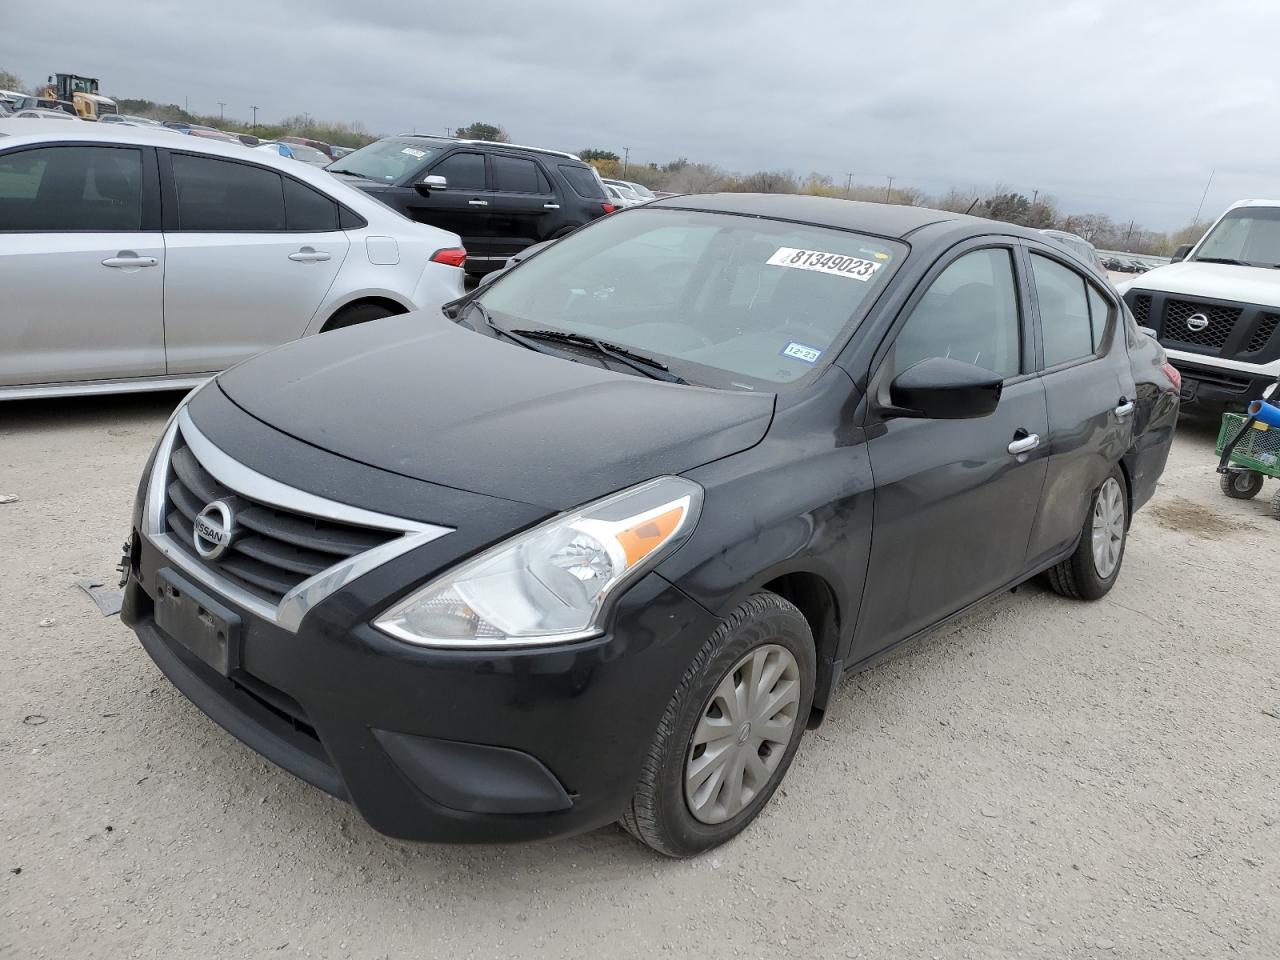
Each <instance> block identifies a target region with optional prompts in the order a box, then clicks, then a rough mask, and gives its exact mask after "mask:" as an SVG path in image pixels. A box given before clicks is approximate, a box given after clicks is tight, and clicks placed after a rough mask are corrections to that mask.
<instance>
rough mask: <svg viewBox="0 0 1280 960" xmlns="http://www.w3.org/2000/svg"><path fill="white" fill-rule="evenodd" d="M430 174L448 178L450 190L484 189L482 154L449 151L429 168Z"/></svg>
mask: <svg viewBox="0 0 1280 960" xmlns="http://www.w3.org/2000/svg"><path fill="white" fill-rule="evenodd" d="M431 174H432V176H439V177H444V178H445V179H446V180H448V182H449V188H450V189H451V190H452V189H457V190H484V189H485V179H484V154H483V153H451V154H449V155H448V156H447V157H445V158H444V159H443V160H441V161H440V162H439V163H437V164H436V165H435V166H434V167H432V168H431Z"/></svg>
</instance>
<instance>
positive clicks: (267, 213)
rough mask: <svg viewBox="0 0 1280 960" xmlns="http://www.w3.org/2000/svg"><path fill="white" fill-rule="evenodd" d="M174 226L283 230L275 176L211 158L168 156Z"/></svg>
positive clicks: (279, 190) (207, 229)
mask: <svg viewBox="0 0 1280 960" xmlns="http://www.w3.org/2000/svg"><path fill="white" fill-rule="evenodd" d="M172 159H173V180H174V186H175V187H176V189H177V192H178V228H179V229H180V230H184V231H188V232H189V231H202V232H243V233H255V232H273V231H282V230H284V229H285V213H284V189H283V186H282V184H281V182H280V181H281V177H280V174H278V173H276V172H275V171H274V170H268V169H266V168H265V167H258V166H254V165H252V164H248V163H236V162H235V161H233V160H219V159H217V158H215V157H197V156H192V155H191V154H184V153H175V154H173V158H172Z"/></svg>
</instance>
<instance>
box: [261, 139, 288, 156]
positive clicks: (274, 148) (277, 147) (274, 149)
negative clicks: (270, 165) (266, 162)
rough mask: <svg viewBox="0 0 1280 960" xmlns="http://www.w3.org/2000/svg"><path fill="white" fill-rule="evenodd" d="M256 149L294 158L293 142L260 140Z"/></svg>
mask: <svg viewBox="0 0 1280 960" xmlns="http://www.w3.org/2000/svg"><path fill="white" fill-rule="evenodd" d="M253 149H254V150H265V151H266V152H268V153H274V154H275V155H276V156H277V157H288V158H289V159H291V160H292V159H293V144H290V143H281V142H280V141H279V140H259V141H258V145H257V146H256V147H254V148H253Z"/></svg>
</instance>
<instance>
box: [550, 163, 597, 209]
mask: <svg viewBox="0 0 1280 960" xmlns="http://www.w3.org/2000/svg"><path fill="white" fill-rule="evenodd" d="M558 166H559V167H560V172H561V173H562V174H564V178H565V179H566V180H568V181H569V186H571V187H573V192H574V193H576V194H577V195H578V196H580V197H581V198H582V199H583V200H608V199H609V195H608V193H607V192H606V191H605V189H604V187H603V186H602V185H601V183H600V181H599V180H597V179H596V175H595V174H594V173H593V172H592V171H591V169H590V168H589V167H585V166H578V165H577V164H572V163H561V164H558Z"/></svg>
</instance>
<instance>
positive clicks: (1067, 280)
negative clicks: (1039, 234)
mask: <svg viewBox="0 0 1280 960" xmlns="http://www.w3.org/2000/svg"><path fill="white" fill-rule="evenodd" d="M1031 275H1032V276H1033V277H1034V278H1035V282H1036V299H1037V301H1038V302H1039V304H1040V335H1041V337H1042V339H1043V340H1044V365H1045V366H1046V367H1055V366H1057V365H1058V364H1060V363H1069V362H1070V361H1072V360H1079V359H1081V358H1082V357H1087V356H1090V355H1091V354H1092V353H1093V352H1094V349H1095V347H1096V341H1095V338H1094V337H1095V335H1094V330H1093V325H1092V323H1091V321H1090V319H1089V295H1088V289H1087V284H1086V283H1085V279H1084V277H1082V276H1081V275H1080V274H1078V273H1076V272H1075V271H1074V270H1072V269H1071V268H1070V267H1064V266H1063V265H1062V264H1060V263H1058V262H1057V261H1056V260H1050V259H1049V258H1048V257H1044V256H1040V255H1039V254H1035V253H1033V254H1032V255H1031ZM1097 336H1098V337H1099V338H1100V337H1101V336H1102V331H1101V330H1099V331H1098V333H1097Z"/></svg>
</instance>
